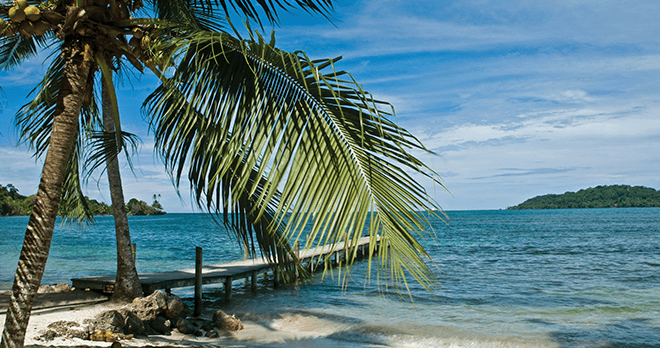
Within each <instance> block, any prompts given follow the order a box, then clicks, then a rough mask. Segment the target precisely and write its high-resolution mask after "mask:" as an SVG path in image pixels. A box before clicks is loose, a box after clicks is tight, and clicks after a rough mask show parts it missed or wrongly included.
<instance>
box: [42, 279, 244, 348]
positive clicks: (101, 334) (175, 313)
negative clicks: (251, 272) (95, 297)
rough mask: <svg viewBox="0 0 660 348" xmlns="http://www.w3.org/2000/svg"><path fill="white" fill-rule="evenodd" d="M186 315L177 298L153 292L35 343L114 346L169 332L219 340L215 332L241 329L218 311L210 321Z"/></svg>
mask: <svg viewBox="0 0 660 348" xmlns="http://www.w3.org/2000/svg"><path fill="white" fill-rule="evenodd" d="M189 312H190V311H189V310H188V308H187V307H186V305H185V304H184V303H183V301H181V298H179V297H178V296H176V295H167V294H165V293H163V292H161V291H156V292H154V293H152V294H151V295H149V296H147V297H143V298H137V299H135V300H134V301H133V303H131V304H128V305H126V306H123V307H121V308H119V309H112V310H107V311H105V312H102V313H100V314H98V315H97V316H96V317H95V318H93V319H85V320H84V322H83V324H79V323H77V322H73V321H57V322H54V323H52V324H50V325H48V329H47V330H45V331H44V332H41V333H40V336H39V337H37V339H40V340H44V341H50V340H52V339H54V338H55V337H65V338H81V339H89V340H93V341H105V342H116V341H118V340H122V339H131V338H133V337H134V336H147V335H157V334H160V335H169V334H171V332H172V331H173V330H177V331H179V332H181V333H182V334H186V335H195V336H206V337H209V338H216V337H219V336H220V332H219V331H218V329H220V330H227V331H236V330H241V329H243V323H242V322H241V321H240V319H238V318H236V317H235V316H229V315H227V314H225V313H224V312H222V311H217V312H216V313H215V314H214V315H213V321H209V320H206V319H200V318H187V315H188V314H189ZM216 326H217V327H216Z"/></svg>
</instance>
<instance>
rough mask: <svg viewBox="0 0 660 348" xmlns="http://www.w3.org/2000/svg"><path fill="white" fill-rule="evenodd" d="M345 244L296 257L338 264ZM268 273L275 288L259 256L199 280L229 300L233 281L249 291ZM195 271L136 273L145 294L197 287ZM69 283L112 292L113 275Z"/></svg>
mask: <svg viewBox="0 0 660 348" xmlns="http://www.w3.org/2000/svg"><path fill="white" fill-rule="evenodd" d="M378 240H379V239H378ZM378 240H377V242H378ZM349 244H350V241H349ZM344 245H345V244H344V242H340V243H337V244H334V245H326V246H325V247H317V248H312V249H310V250H307V251H303V252H300V253H299V255H298V259H299V260H300V262H301V264H303V265H306V267H308V269H310V271H312V272H313V271H314V267H315V265H316V262H318V260H319V258H321V259H323V258H326V257H328V256H330V257H334V259H333V262H332V263H333V264H337V263H339V260H340V258H342V257H345V256H344V255H343V251H344ZM368 255H369V237H363V238H360V240H359V241H358V255H357V256H358V258H362V257H368ZM200 259H201V257H200ZM200 262H201V260H200ZM200 264H201V263H200ZM268 272H271V273H273V279H274V284H273V286H275V287H277V286H278V285H279V279H278V278H279V277H278V274H277V272H276V271H275V270H274V267H273V266H272V265H271V264H269V263H268V261H267V260H266V259H264V258H261V257H260V258H253V259H245V260H238V261H232V262H227V263H222V264H215V265H207V266H202V267H201V283H202V284H212V283H222V284H224V289H225V299H226V300H229V299H230V298H231V288H232V282H233V281H234V280H237V279H247V278H250V279H251V288H252V291H253V292H256V290H257V277H258V276H259V275H263V274H265V273H268ZM195 274H196V272H195V268H189V269H183V270H179V271H170V272H158V273H143V274H139V275H138V276H139V278H140V283H141V284H142V290H143V291H144V293H145V294H150V293H152V292H154V291H155V290H158V289H165V290H166V291H167V292H169V291H170V289H174V288H180V287H192V286H196V285H195V280H196V277H195ZM72 283H73V287H75V288H77V289H89V290H97V291H103V292H106V293H112V292H113V291H114V286H115V275H114V274H112V275H106V276H93V277H84V278H75V279H72ZM199 291H200V292H201V289H199Z"/></svg>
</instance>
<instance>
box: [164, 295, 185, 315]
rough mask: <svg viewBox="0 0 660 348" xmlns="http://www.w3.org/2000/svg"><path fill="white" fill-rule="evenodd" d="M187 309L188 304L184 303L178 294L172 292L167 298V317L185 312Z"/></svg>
mask: <svg viewBox="0 0 660 348" xmlns="http://www.w3.org/2000/svg"><path fill="white" fill-rule="evenodd" d="M185 310H186V305H185V304H183V301H181V298H180V297H179V296H177V295H172V294H170V295H169V297H168V298H167V309H166V310H165V316H166V317H167V319H172V318H174V317H176V316H177V315H179V314H181V313H183V311H185Z"/></svg>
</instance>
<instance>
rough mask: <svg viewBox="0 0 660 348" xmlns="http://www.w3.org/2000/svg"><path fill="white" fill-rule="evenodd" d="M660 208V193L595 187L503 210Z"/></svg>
mask: <svg viewBox="0 0 660 348" xmlns="http://www.w3.org/2000/svg"><path fill="white" fill-rule="evenodd" d="M633 207H660V191H656V190H655V189H652V188H649V187H644V186H630V185H609V186H596V187H592V188H588V189H584V190H580V191H578V192H566V193H564V194H560V195H559V194H549V195H543V196H536V197H534V198H530V199H528V200H526V201H524V202H522V203H520V204H518V205H516V206H513V207H509V208H507V209H569V208H633Z"/></svg>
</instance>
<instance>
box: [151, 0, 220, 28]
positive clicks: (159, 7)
mask: <svg viewBox="0 0 660 348" xmlns="http://www.w3.org/2000/svg"><path fill="white" fill-rule="evenodd" d="M151 6H152V7H153V11H154V12H155V13H156V17H157V18H159V19H164V20H171V21H174V22H177V23H185V24H186V25H187V26H189V27H190V28H192V29H197V30H199V29H203V30H210V31H224V29H225V26H226V22H225V17H224V16H218V15H216V12H217V10H214V7H216V6H214V5H212V4H210V3H209V2H208V1H190V0H168V1H153V2H151Z"/></svg>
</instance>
